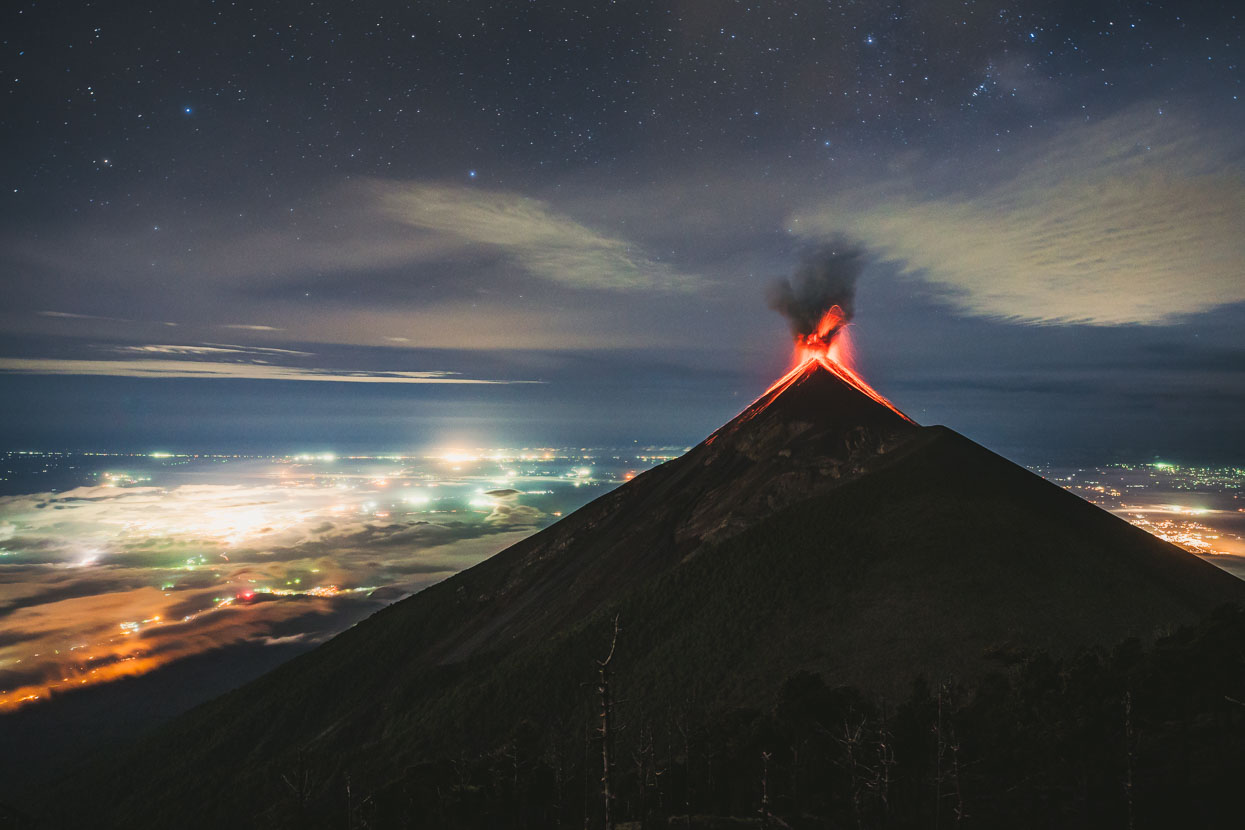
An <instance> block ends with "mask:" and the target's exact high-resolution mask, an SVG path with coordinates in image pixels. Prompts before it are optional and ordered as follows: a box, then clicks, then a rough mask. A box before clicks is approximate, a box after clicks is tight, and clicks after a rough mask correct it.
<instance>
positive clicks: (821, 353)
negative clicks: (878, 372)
mask: <svg viewBox="0 0 1245 830" xmlns="http://www.w3.org/2000/svg"><path fill="white" fill-rule="evenodd" d="M855 357H856V355H855V351H854V350H853V349H852V340H851V332H850V329H849V328H848V325H847V321H846V319H844V316H843V309H841V308H840V307H839V306H837V305H834V306H831V307H830V308H829V310H827V311H826V313H825V314H823V315H822V316H821V320H820V321H819V322H818V324H817V329H816V331H813V332H812V333H810V334H802V335H796V338H795V364H794V365H793V366H792V368H791V371H789V372H787V374H785V375H783V376H782V377H781V378H779V379H778V381H777V382H776V383H774V385H773V386H771V387H770V388H769V389H767V390H765V394H764V395H762V396H761V398H760V399H759V400H765V399H767V398H768V400H770V401H772V400H774V399H775V398H776V397H778V395H779V394H781V393H782V391H783V390H784V389H786V388H787V387H788V386H790V385H791V384H792V383H794V382H795V381H796V380H797V379H798V378H800V377H801V376H802V375H803V374H804V373H805V372H806V371H808V369H810V368H812V367H811V366H810V364H812V363H814V362H815V363H817V364H819V365H820V366H821V367H822V368H823V369H825V370H827V371H829V372H831V373H832V374H834V375H835V376H836V377H838V378H839V379H840V380H842V381H843V382H845V383H846V384H848V385H849V386H851V387H853V388H855V389H857V390H859V391H860V392H862V393H863V394H865V395H866V396H868V397H869V398H870V399H872V400H874V401H877V402H878V403H880V404H882V406H885V407H886V408H887V409H889V410H890V411H891V412H894V413H895V414H896V415H898V416H899V417H900V418H903V419H904V420H905V421H908V422H909V423H916V422H915V421H913V420H912V419H911V418H909V417H908V416H907V415H905V414H903V413H902V412H900V411H899V409H898V408H897V407H896V406H895V405H894V404H893V403H891V402H890V401H889V400H887V399H886V397H885V396H884V395H882V393H881V392H879V391H877V390H876V389H874V388H873V387H872V386H870V385H869V384H868V383H866V382H865V380H864V378H862V377H861V376H860V375H859V374H858V373H857V372H856V369H855V365H854V364H855ZM767 405H768V402H767Z"/></svg>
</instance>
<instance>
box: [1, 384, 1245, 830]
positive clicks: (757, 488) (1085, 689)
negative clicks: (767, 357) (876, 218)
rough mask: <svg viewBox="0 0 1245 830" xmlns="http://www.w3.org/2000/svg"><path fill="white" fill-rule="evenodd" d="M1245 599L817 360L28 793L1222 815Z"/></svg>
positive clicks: (55, 816) (354, 814)
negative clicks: (604, 716) (598, 486)
mask: <svg viewBox="0 0 1245 830" xmlns="http://www.w3.org/2000/svg"><path fill="white" fill-rule="evenodd" d="M1242 598H1245V583H1243V582H1241V581H1240V580H1237V579H1236V578H1235V577H1232V576H1229V575H1228V574H1226V573H1224V572H1222V571H1220V570H1219V569H1217V568H1215V567H1214V566H1212V565H1209V564H1207V563H1205V562H1202V561H1201V560H1199V559H1197V558H1196V557H1194V556H1192V555H1190V554H1187V553H1185V552H1183V551H1181V550H1179V549H1177V548H1175V547H1173V546H1172V545H1169V544H1167V543H1165V542H1163V541H1161V540H1158V539H1156V538H1154V537H1152V536H1149V535H1148V534H1146V533H1144V532H1142V531H1140V530H1137V529H1136V528H1133V527H1132V526H1130V525H1128V524H1127V523H1125V522H1123V521H1121V520H1119V519H1117V518H1115V517H1113V516H1111V515H1110V514H1108V513H1106V512H1104V511H1102V510H1100V509H1098V508H1096V507H1094V506H1093V505H1090V504H1088V503H1086V502H1084V501H1082V500H1080V499H1078V498H1077V497H1075V496H1073V495H1071V494H1069V493H1067V492H1065V491H1064V490H1062V489H1060V488H1058V487H1056V486H1055V485H1053V484H1050V483H1049V482H1046V481H1044V480H1043V479H1041V478H1039V477H1037V476H1034V475H1032V474H1030V473H1028V472H1026V471H1024V470H1022V469H1021V468H1019V467H1016V466H1015V465H1013V464H1011V463H1010V462H1007V461H1006V460H1004V459H1002V458H1000V457H998V456H996V455H994V454H993V453H990V452H989V451H987V450H985V449H984V448H982V447H980V446H978V445H976V444H974V443H973V442H971V441H969V440H967V439H965V438H963V437H962V436H960V435H958V434H956V433H954V432H952V431H950V430H947V429H945V428H941V427H920V426H917V425H916V424H913V423H911V422H910V421H908V420H906V419H904V418H903V416H901V415H899V414H898V413H895V412H893V411H892V410H889V409H887V408H885V407H884V406H882V405H881V404H879V403H877V402H876V401H873V400H870V399H869V398H867V397H865V396H864V395H863V394H862V393H861V392H859V391H857V390H856V389H854V388H852V387H850V386H848V385H846V384H844V383H843V382H842V381H841V380H839V379H838V378H836V377H834V376H833V375H831V374H830V373H829V372H825V371H823V370H820V369H818V368H817V367H816V366H813V367H811V368H810V369H809V371H808V372H807V373H805V374H804V375H801V376H799V377H798V378H796V380H795V381H794V382H792V383H791V384H789V385H787V386H785V387H783V388H781V389H780V390H779V391H778V392H775V393H772V394H770V395H767V396H765V397H763V398H762V399H761V400H760V401H758V402H757V403H756V404H754V405H753V406H751V407H749V409H747V410H745V411H744V412H743V413H742V414H741V415H740V416H739V417H738V418H736V419H735V420H734V421H732V422H731V423H729V424H727V425H726V426H724V427H723V428H722V429H720V430H719V431H718V432H716V433H715V434H714V435H713V436H711V437H710V438H709V439H707V440H706V441H705V442H704V443H702V444H701V445H699V446H698V447H696V448H694V449H693V450H692V451H690V452H689V453H688V454H686V455H684V456H683V457H681V458H679V459H676V460H675V461H672V462H669V463H667V464H665V465H662V466H661V467H658V468H656V469H654V470H651V471H649V472H647V473H645V474H643V475H641V476H639V477H637V478H636V479H635V480H634V481H632V482H630V483H628V484H627V485H625V486H623V487H621V488H619V489H618V490H616V491H614V492H613V493H610V494H609V495H607V496H604V497H602V498H601V499H598V500H597V501H595V502H593V503H592V504H590V505H587V506H586V507H584V508H582V509H581V510H579V511H576V512H575V513H574V514H572V515H570V516H568V517H566V518H565V519H563V520H562V521H561V522H559V523H558V524H556V525H554V526H552V527H550V528H548V529H546V530H544V531H542V532H541V533H538V534H536V535H535V536H533V537H531V538H529V539H527V540H525V541H523V542H521V543H519V544H517V545H515V546H513V547H511V548H509V549H508V550H506V551H503V552H502V553H500V554H498V555H497V556H495V557H493V558H492V559H490V560H488V561H486V562H484V563H481V564H480V565H478V566H476V567H475V568H472V569H470V570H468V571H464V572H463V573H461V574H458V575H457V576H455V577H452V578H450V579H448V580H446V581H445V582H443V583H441V584H439V585H436V586H434V587H432V588H429V589H427V590H425V591H423V592H421V593H419V594H417V595H415V596H414V597H411V598H410V599H407V600H404V601H402V602H400V603H397V604H395V605H393V606H391V607H389V608H387V609H385V610H384V611H381V612H380V613H378V614H376V615H374V616H373V617H371V618H369V619H367V620H365V621H363V622H362V623H359V624H358V625H356V626H355V627H354V628H352V629H350V630H349V631H347V632H345V633H343V634H342V635H340V636H338V637H336V638H334V639H333V640H331V641H329V642H328V643H326V644H324V645H323V646H321V647H319V648H317V649H315V650H314V651H312V652H310V653H307V654H304V655H302V656H300V657H298V658H295V659H294V660H292V661H290V662H289V663H287V664H285V665H284V666H282V667H280V668H279V669H277V670H276V671H274V672H272V673H270V674H268V675H266V676H264V677H262V678H260V679H258V680H256V681H254V682H252V683H250V684H248V685H247V686H244V687H243V688H241V689H238V690H236V691H234V692H232V693H230V694H227V695H225V696H223V697H221V698H219V699H217V700H215V701H213V702H211V703H209V704H206V705H204V706H201V707H199V708H198V709H196V710H194V711H192V712H190V713H188V714H187V715H185V716H183V717H181V718H178V719H176V720H175V721H173V722H172V723H170V724H169V725H167V726H166V727H164V728H162V729H161V730H159V731H158V732H157V733H156V734H154V735H152V736H150V737H148V738H146V739H145V740H143V741H141V742H140V743H138V744H137V745H135V746H134V747H132V748H131V749H129V750H127V751H124V752H118V753H117V754H116V755H115V756H114V757H113V758H111V759H109V760H108V761H107V762H106V763H103V764H94V765H89V766H88V767H87V768H85V769H81V770H78V771H75V772H71V773H67V774H66V776H64V777H63V778H62V779H60V780H59V781H56V782H52V784H51V786H50V788H48V789H47V790H45V791H43V792H31V793H29V794H27V795H28V797H27V798H25V800H24V801H23V804H22V805H20V806H21V807H22V809H24V810H26V811H27V812H29V813H32V814H37V815H38V816H39V818H40V821H41V822H42V824H41V826H50V827H61V826H64V827H110V826H111V827H127V828H129V827H200V826H201V827H223V826H252V827H281V826H289V827H326V828H327V827H339V828H355V827H532V828H537V827H558V826H563V827H577V828H578V827H583V826H585V822H587V823H588V826H601V825H603V824H604V823H605V816H604V804H605V803H606V799H605V798H604V795H603V792H602V790H603V787H604V782H603V781H602V778H603V777H604V778H608V780H609V784H610V787H611V791H612V793H613V797H612V798H611V799H609V803H610V804H611V805H612V814H611V821H615V820H626V821H640V822H643V823H644V826H647V827H657V826H670V825H671V823H672V822H673V825H672V826H684V827H687V826H700V827H715V826H716V827H729V826H762V825H763V824H768V825H770V826H774V827H781V826H783V824H784V823H785V824H786V825H790V826H804V827H842V826H861V827H863V826H870V827H873V826H876V827H887V826H893V827H905V826H924V827H931V826H937V827H951V826H955V825H957V824H959V825H960V826H968V825H972V824H975V825H976V826H981V827H995V826H1011V827H1026V826H1031V827H1047V826H1049V827H1070V826H1071V827H1077V826H1080V827H1112V826H1118V827H1143V826H1155V827H1157V826H1172V825H1173V824H1176V825H1180V826H1218V825H1217V824H1216V822H1218V821H1220V820H1222V819H1224V818H1225V817H1226V816H1228V815H1230V812H1231V808H1230V803H1231V800H1232V798H1231V794H1232V793H1233V788H1232V783H1233V782H1234V781H1236V780H1239V779H1240V777H1241V775H1242V773H1243V772H1245V770H1243V769H1242V759H1241V751H1242V747H1243V746H1245V743H1243V742H1242V738H1243V737H1245V734H1243V733H1242V731H1241V730H1242V716H1243V714H1245V711H1243V710H1242V709H1241V706H1240V704H1238V703H1236V701H1238V700H1242V699H1245V697H1243V696H1245V682H1243V681H1245V678H1243V676H1242V670H1243V660H1245V657H1243V655H1245V636H1243V635H1245V621H1243V620H1242V617H1241V612H1240V611H1239V610H1238V608H1237V606H1236V605H1234V604H1235V603H1239V602H1240V601H1241V599H1242ZM1221 607H1222V609H1221V610H1220V611H1218V612H1217V616H1214V617H1213V618H1210V619H1209V620H1208V615H1210V614H1211V613H1212V612H1213V611H1214V610H1215V609H1216V608H1221ZM615 620H618V621H619V627H620V631H619V633H618V637H617V643H616V646H617V647H616V649H615V650H614V652H613V657H612V659H611V660H610V663H609V667H608V671H609V673H610V678H609V683H608V687H609V695H608V696H609V698H610V700H611V701H612V703H611V704H610V705H609V706H608V711H609V720H610V725H609V727H608V730H607V731H608V740H606V741H605V743H606V744H607V746H608V747H609V754H610V756H611V758H612V763H613V770H612V772H611V773H610V774H609V775H608V776H605V775H603V766H604V761H603V754H602V753H603V747H602V743H603V741H602V736H601V735H600V734H599V732H598V731H597V730H599V729H600V728H601V725H602V720H601V713H602V709H603V705H602V703H601V692H600V689H599V684H600V679H601V678H600V675H599V666H598V661H599V660H602V659H604V657H605V655H606V654H607V653H609V652H610V650H611V649H610V646H611V642H612V640H613V632H614V621H615ZM1182 625H1192V626H1194V627H1193V628H1190V629H1186V630H1184V631H1182V632H1181V633H1179V634H1176V635H1171V632H1173V631H1175V630H1176V629H1177V628H1178V627H1179V626H1182ZM1165 635H1166V636H1165ZM1104 649H1105V650H1104ZM713 816H717V817H718V818H712V817H713ZM728 818H729V819H730V820H728ZM1223 826H1226V825H1223ZM1233 826H1235V825H1233Z"/></svg>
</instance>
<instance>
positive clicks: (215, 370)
mask: <svg viewBox="0 0 1245 830" xmlns="http://www.w3.org/2000/svg"><path fill="white" fill-rule="evenodd" d="M140 348H141V347H140ZM153 348H156V347H153ZM160 348H164V349H166V351H165V352H163V353H165V354H170V353H172V352H170V351H168V350H169V349H171V348H174V347H160ZM182 348H186V349H193V348H195V347H182ZM272 351H274V352H276V351H287V352H288V351H289V350H272ZM192 353H193V352H192ZM5 372H7V373H12V374H25V375H105V376H109V377H126V378H199V379H222V378H224V379H231V380H306V381H333V382H336V383H425V384H426V383H432V384H447V383H448V384H498V383H524V382H530V381H502V380H479V379H475V378H467V377H462V376H461V375H459V374H458V373H456V372H442V371H432V372H403V371H393V372H367V371H346V370H339V369H311V368H303V367H297V366H275V365H272V364H268V363H221V362H216V361H210V360H159V359H155V360H153V359H138V360H75V359H67V358H19V357H6V358H0V373H5Z"/></svg>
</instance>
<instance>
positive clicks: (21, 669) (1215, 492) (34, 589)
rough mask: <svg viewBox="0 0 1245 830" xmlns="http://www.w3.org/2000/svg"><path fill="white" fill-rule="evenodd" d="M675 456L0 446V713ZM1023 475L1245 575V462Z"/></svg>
mask: <svg viewBox="0 0 1245 830" xmlns="http://www.w3.org/2000/svg"><path fill="white" fill-rule="evenodd" d="M683 451H684V448H681V447H657V448H642V449H631V450H627V451H621V450H609V449H593V448H574V449H566V448H520V449H513V448H509V449H498V448H464V447H447V448H443V449H439V450H437V451H433V452H428V453H418V454H409V455H405V454H397V455H349V456H347V455H341V456H338V455H335V454H331V453H325V452H316V453H305V454H297V455H288V456H256V455H244V454H237V455H234V454H187V453H176V452H150V453H145V454H113V453H58V452H31V451H26V452H9V453H3V454H0V567H2V568H3V569H4V573H5V577H6V578H5V579H4V580H3V582H4V584H3V586H0V611H2V612H3V613H4V614H5V617H4V633H5V634H6V637H5V639H4V640H3V641H0V642H2V644H0V710H3V709H11V708H14V707H17V706H20V705H22V704H24V703H29V702H32V701H36V700H41V699H46V698H47V697H49V696H51V695H56V694H58V693H61V692H63V691H65V690H66V689H68V688H75V687H82V686H87V685H90V684H93V683H98V682H106V681H109V680H114V679H117V678H121V677H127V676H133V675H139V674H143V673H146V672H149V671H151V670H153V669H156V668H159V667H161V666H164V665H167V664H169V663H171V662H174V661H177V660H179V659H182V658H185V657H188V656H192V655H195V654H199V653H203V652H204V651H206V650H209V649H219V648H226V647H230V646H234V645H239V644H246V643H250V644H255V643H259V644H280V643H304V644H306V645H307V646H310V645H313V644H315V643H316V642H320V641H322V640H324V639H326V638H327V637H330V636H332V635H333V634H335V633H337V632H338V631H340V630H342V629H343V628H345V627H348V626H349V625H351V624H353V623H354V622H356V621H358V620H359V619H361V618H363V617H365V616H367V615H368V614H371V613H373V612H374V611H376V610H378V609H379V608H381V607H383V606H385V605H387V604H389V603H392V602H394V601H396V600H398V599H401V598H402V597H404V596H408V595H409V594H411V593H413V592H415V591H417V590H419V589H420V588H423V587H425V586H427V585H429V584H432V583H434V582H436V581H439V580H441V579H444V578H445V577H446V576H449V575H450V574H453V573H455V572H457V571H459V570H462V569H463V568H466V567H470V566H471V565H473V564H475V563H477V562H479V561H481V560H482V559H484V558H486V557H488V556H490V555H492V554H493V553H496V552H497V551H499V550H502V549H503V548H505V547H507V546H508V545H510V544H513V543H514V542H515V541H518V540H519V539H521V538H523V537H524V536H527V535H529V534H531V533H533V532H535V531H536V530H539V529H540V528H542V527H545V526H547V525H549V524H551V523H553V522H554V521H556V520H557V519H558V518H559V517H560V516H562V515H564V514H566V513H568V512H570V511H573V510H575V509H577V508H578V507H580V506H582V505H584V504H586V503H587V502H589V501H591V500H592V499H594V498H596V497H597V496H599V495H601V494H603V493H605V492H608V491H609V490H610V489H612V488H614V487H616V486H618V485H619V484H621V483H623V482H625V481H628V480H630V479H631V478H632V477H634V476H636V475H638V474H639V473H641V472H643V471H644V470H646V469H649V468H651V467H653V466H656V465H657V464H660V463H662V462H663V461H666V460H669V459H670V458H674V457H676V456H678V455H679V454H681V453H682V452H683ZM1034 472H1037V473H1038V474H1040V475H1042V476H1044V477H1046V478H1048V479H1049V480H1051V481H1054V482H1056V483H1058V484H1059V485H1061V486H1063V487H1065V488H1066V489H1068V490H1070V491H1071V492H1073V493H1076V494H1077V495H1079V496H1081V497H1082V498H1085V499H1087V500H1089V501H1091V502H1093V503H1095V504H1097V505H1099V506H1100V507H1102V508H1104V509H1106V510H1109V511H1111V512H1112V513H1114V514H1116V515H1118V516H1120V517H1121V518H1124V519H1126V520H1127V521H1129V522H1132V523H1133V524H1135V525H1137V526H1138V527H1141V528H1143V529H1145V530H1146V531H1148V532H1150V533H1153V534H1155V535H1156V536H1159V537H1161V538H1164V539H1167V540H1168V541H1170V542H1172V543H1174V544H1176V545H1179V546H1180V547H1182V548H1184V549H1185V550H1188V551H1191V552H1193V553H1196V554H1198V555H1201V556H1203V557H1204V558H1206V559H1208V560H1209V561H1212V562H1215V563H1216V564H1217V565H1220V566H1221V567H1223V568H1225V569H1226V570H1228V571H1230V572H1233V573H1237V574H1238V575H1242V576H1245V567H1242V563H1243V562H1245V502H1242V501H1241V489H1242V484H1245V469H1239V468H1203V467H1184V466H1179V465H1176V464H1171V463H1165V462H1155V463H1147V464H1138V465H1125V464H1114V465H1107V466H1101V467H1083V468H1060V467H1035V468H1034Z"/></svg>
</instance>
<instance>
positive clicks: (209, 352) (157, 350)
mask: <svg viewBox="0 0 1245 830" xmlns="http://www.w3.org/2000/svg"><path fill="white" fill-rule="evenodd" d="M107 350H108V351H110V352H117V353H119V354H137V355H149V354H163V355H187V356H216V355H222V356H223V355H281V356H289V357H311V356H312V354H314V353H313V352H301V351H298V350H297V349H274V348H269V347H265V346H234V345H230V344H225V343H207V344H204V345H201V346H188V345H176V344H163V343H150V344H145V345H141V346H109V347H107Z"/></svg>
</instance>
